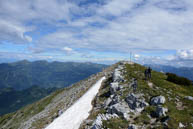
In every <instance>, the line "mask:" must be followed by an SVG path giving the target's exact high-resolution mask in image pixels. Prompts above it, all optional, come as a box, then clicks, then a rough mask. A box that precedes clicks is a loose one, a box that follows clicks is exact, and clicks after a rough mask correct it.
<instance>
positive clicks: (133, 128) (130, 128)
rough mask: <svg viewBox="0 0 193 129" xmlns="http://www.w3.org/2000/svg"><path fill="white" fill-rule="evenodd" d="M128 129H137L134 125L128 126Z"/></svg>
mask: <svg viewBox="0 0 193 129" xmlns="http://www.w3.org/2000/svg"><path fill="white" fill-rule="evenodd" d="M128 129H138V127H137V126H136V125H134V124H130V125H129V127H128Z"/></svg>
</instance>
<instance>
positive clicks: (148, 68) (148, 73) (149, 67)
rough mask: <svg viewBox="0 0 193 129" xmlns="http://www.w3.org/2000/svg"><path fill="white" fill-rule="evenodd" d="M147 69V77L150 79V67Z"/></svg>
mask: <svg viewBox="0 0 193 129" xmlns="http://www.w3.org/2000/svg"><path fill="white" fill-rule="evenodd" d="M147 71H148V79H151V71H152V69H151V68H150V67H148V69H147Z"/></svg>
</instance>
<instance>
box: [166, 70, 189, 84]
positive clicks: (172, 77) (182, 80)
mask: <svg viewBox="0 0 193 129" xmlns="http://www.w3.org/2000/svg"><path fill="white" fill-rule="evenodd" d="M166 75H167V76H168V77H167V81H170V82H173V83H176V84H179V85H185V86H190V85H192V81H191V80H189V79H187V78H185V77H180V76H178V75H176V74H173V73H166Z"/></svg>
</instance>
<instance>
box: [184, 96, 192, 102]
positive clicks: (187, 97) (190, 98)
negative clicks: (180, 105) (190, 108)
mask: <svg viewBox="0 0 193 129" xmlns="http://www.w3.org/2000/svg"><path fill="white" fill-rule="evenodd" d="M185 98H186V99H188V100H191V101H193V97H192V96H186V97H185Z"/></svg>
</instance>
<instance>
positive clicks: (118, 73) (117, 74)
mask: <svg viewBox="0 0 193 129" xmlns="http://www.w3.org/2000/svg"><path fill="white" fill-rule="evenodd" d="M120 70H121V69H119V68H117V69H115V71H114V73H113V81H114V82H123V81H124V79H123V76H122V75H121V71H120Z"/></svg>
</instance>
